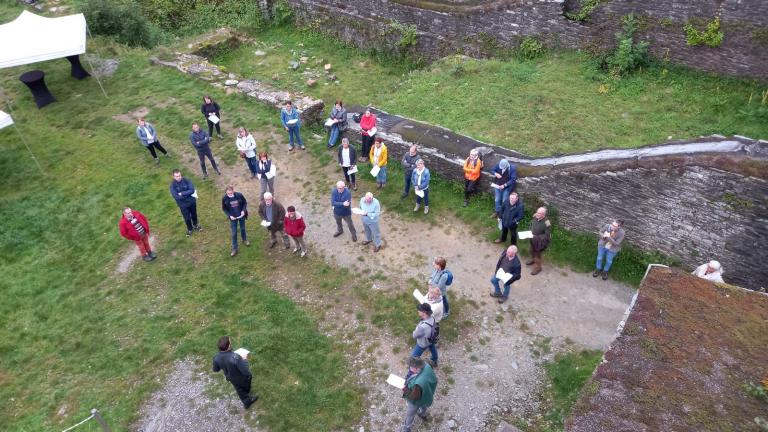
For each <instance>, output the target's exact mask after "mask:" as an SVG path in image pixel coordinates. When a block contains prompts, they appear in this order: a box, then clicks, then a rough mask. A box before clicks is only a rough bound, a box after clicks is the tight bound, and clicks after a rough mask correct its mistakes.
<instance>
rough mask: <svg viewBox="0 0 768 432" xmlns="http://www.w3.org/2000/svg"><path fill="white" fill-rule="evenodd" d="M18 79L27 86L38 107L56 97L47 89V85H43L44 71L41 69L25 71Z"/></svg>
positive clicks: (52, 100)
mask: <svg viewBox="0 0 768 432" xmlns="http://www.w3.org/2000/svg"><path fill="white" fill-rule="evenodd" d="M19 80H21V82H23V83H24V84H26V86H27V87H29V91H31V92H32V96H33V97H34V98H35V104H37V107H38V108H42V107H44V106H46V105H48V104H49V103H51V102H55V101H56V98H55V97H53V95H52V94H51V92H50V91H49V90H48V86H46V85H45V73H44V72H43V71H40V70H33V71H29V72H25V73H23V74H22V75H21V76H20V77H19Z"/></svg>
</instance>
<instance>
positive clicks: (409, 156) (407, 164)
mask: <svg viewBox="0 0 768 432" xmlns="http://www.w3.org/2000/svg"><path fill="white" fill-rule="evenodd" d="M419 159H421V157H419V153H418V148H417V147H416V144H414V145H412V146H411V148H409V149H408V153H406V154H404V155H403V160H401V161H400V164H401V165H402V166H403V175H404V176H405V189H403V194H402V195H401V196H400V199H403V198H406V197H407V196H408V191H410V189H411V176H412V175H413V170H414V169H415V168H416V161H417V160H419Z"/></svg>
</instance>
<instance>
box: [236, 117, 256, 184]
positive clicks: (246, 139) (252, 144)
mask: <svg viewBox="0 0 768 432" xmlns="http://www.w3.org/2000/svg"><path fill="white" fill-rule="evenodd" d="M235 145H236V146H237V151H239V152H240V157H241V158H243V159H245V163H246V165H248V171H250V172H251V178H254V177H256V141H255V140H254V139H253V135H251V134H250V133H249V132H248V129H246V128H244V127H241V128H240V130H238V132H237V141H236V142H235Z"/></svg>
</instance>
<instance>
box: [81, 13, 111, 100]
mask: <svg viewBox="0 0 768 432" xmlns="http://www.w3.org/2000/svg"><path fill="white" fill-rule="evenodd" d="M85 29H86V30H87V31H88V36H89V37H90V38H91V41H93V35H92V34H91V29H90V27H88V24H86V25H85ZM85 60H86V61H87V62H88V64H89V65H90V66H91V72H93V77H94V78H96V82H97V83H99V87H100V88H101V92H102V93H104V97H105V98H109V96H107V92H106V91H104V86H103V85H101V80H100V79H99V74H97V73H96V69H94V68H93V63H91V59H89V58H88V54H86V55H85Z"/></svg>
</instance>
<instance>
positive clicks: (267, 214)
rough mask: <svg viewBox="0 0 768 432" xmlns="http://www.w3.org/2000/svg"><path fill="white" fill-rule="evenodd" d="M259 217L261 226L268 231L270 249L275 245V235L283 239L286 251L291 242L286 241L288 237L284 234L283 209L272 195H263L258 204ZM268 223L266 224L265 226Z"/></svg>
mask: <svg viewBox="0 0 768 432" xmlns="http://www.w3.org/2000/svg"><path fill="white" fill-rule="evenodd" d="M259 216H260V217H261V220H262V225H263V226H265V227H266V228H267V231H269V239H270V241H269V247H270V249H271V248H273V247H275V245H276V244H277V233H280V236H281V237H282V238H283V246H285V248H286V249H290V247H291V242H290V240H288V235H286V234H285V208H284V207H283V205H282V204H280V203H279V202H277V201H275V199H274V198H273V197H272V194H271V193H269V192H267V193H265V194H264V199H263V200H261V202H260V203H259ZM267 222H268V224H266V223H267Z"/></svg>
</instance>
